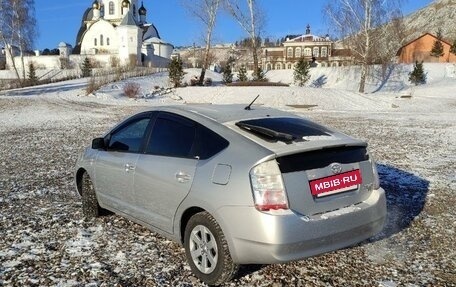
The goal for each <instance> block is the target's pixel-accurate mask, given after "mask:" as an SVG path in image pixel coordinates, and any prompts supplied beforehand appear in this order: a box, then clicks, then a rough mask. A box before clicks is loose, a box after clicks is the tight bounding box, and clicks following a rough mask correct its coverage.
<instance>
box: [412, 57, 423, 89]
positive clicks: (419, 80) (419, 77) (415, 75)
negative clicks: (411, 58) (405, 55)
mask: <svg viewBox="0 0 456 287" xmlns="http://www.w3.org/2000/svg"><path fill="white" fill-rule="evenodd" d="M409 81H410V82H411V83H412V84H414V85H415V86H418V85H422V84H426V74H425V73H424V69H423V61H421V62H418V61H416V62H415V65H414V66H413V71H412V72H411V73H409Z"/></svg>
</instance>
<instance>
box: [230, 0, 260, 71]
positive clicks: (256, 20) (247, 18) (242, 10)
mask: <svg viewBox="0 0 456 287" xmlns="http://www.w3.org/2000/svg"><path fill="white" fill-rule="evenodd" d="M239 2H240V1H239V0H226V1H225V3H226V7H227V10H228V12H229V14H230V15H231V16H232V17H233V18H234V19H235V20H236V22H238V24H239V25H240V26H241V27H242V29H244V31H245V32H247V34H248V35H249V37H250V40H251V42H252V45H251V47H250V48H251V50H252V54H253V73H254V74H253V76H254V78H255V79H259V78H261V75H260V73H261V70H259V69H258V67H259V65H258V48H259V45H260V43H259V42H260V41H258V39H259V38H260V35H261V32H262V29H263V27H264V24H265V21H264V20H265V18H264V14H263V12H262V10H261V8H260V6H259V5H258V2H257V1H256V0H246V5H244V6H243V5H242V4H240V3H239Z"/></svg>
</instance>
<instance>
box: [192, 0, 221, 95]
mask: <svg viewBox="0 0 456 287" xmlns="http://www.w3.org/2000/svg"><path fill="white" fill-rule="evenodd" d="M221 1H222V0H187V1H186V2H184V5H185V6H186V7H187V9H188V11H189V12H190V13H191V14H192V15H193V16H194V17H195V18H196V19H198V20H199V21H200V22H201V23H202V24H203V25H204V27H205V37H204V42H205V50H204V55H203V67H202V69H201V74H200V77H199V79H198V85H200V86H202V85H203V83H204V77H205V75H206V70H207V69H208V68H209V65H210V62H211V61H210V60H211V44H212V35H213V31H214V28H215V24H216V20H217V15H218V12H219V10H220V9H219V8H220V3H221Z"/></svg>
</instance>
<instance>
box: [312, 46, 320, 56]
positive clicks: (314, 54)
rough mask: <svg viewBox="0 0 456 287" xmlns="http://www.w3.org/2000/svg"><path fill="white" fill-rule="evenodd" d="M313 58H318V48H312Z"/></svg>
mask: <svg viewBox="0 0 456 287" xmlns="http://www.w3.org/2000/svg"><path fill="white" fill-rule="evenodd" d="M313 56H314V57H320V48H318V47H314V48H313Z"/></svg>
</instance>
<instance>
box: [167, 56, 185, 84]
mask: <svg viewBox="0 0 456 287" xmlns="http://www.w3.org/2000/svg"><path fill="white" fill-rule="evenodd" d="M168 71H169V81H170V82H171V83H172V84H173V86H174V87H175V88H178V87H180V86H182V80H183V79H184V74H185V73H184V68H183V63H182V60H181V59H178V58H173V59H172V60H171V62H170V63H169V65H168Z"/></svg>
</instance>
